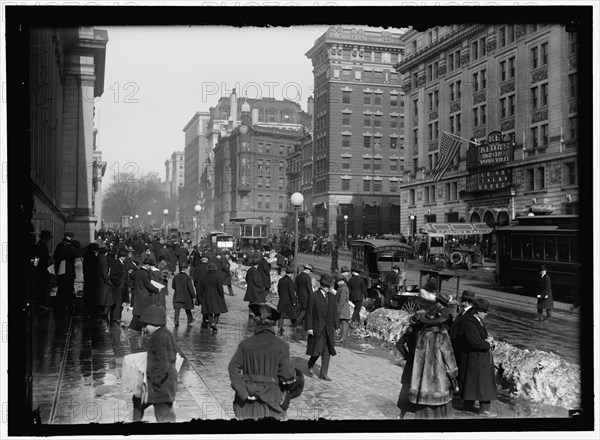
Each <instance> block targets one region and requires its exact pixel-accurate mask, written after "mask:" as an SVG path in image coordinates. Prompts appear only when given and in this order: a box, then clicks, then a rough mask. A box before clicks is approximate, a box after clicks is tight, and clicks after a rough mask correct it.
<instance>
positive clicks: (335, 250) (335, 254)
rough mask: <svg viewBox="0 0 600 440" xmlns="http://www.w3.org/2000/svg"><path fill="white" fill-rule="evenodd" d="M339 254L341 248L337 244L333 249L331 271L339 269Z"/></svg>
mask: <svg viewBox="0 0 600 440" xmlns="http://www.w3.org/2000/svg"><path fill="white" fill-rule="evenodd" d="M338 256H339V248H338V247H337V246H336V247H334V248H333V249H332V250H331V271H332V272H335V271H337V270H338Z"/></svg>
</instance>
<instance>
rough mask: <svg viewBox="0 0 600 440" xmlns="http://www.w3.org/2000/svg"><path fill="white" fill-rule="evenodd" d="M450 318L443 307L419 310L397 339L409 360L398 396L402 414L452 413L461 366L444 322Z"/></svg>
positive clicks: (425, 416) (419, 416)
mask: <svg viewBox="0 0 600 440" xmlns="http://www.w3.org/2000/svg"><path fill="white" fill-rule="evenodd" d="M447 319H448V317H447V316H444V315H443V314H442V313H441V311H438V312H433V314H424V313H422V314H419V315H418V318H417V319H416V322H415V323H414V324H413V325H411V327H409V330H408V331H407V333H406V334H405V336H403V337H402V338H400V340H399V341H398V344H397V347H398V349H399V350H400V352H401V353H402V354H403V356H404V357H405V359H406V360H407V362H406V365H405V367H404V372H403V374H402V380H401V382H402V390H401V391H400V396H399V398H398V407H399V408H400V410H401V414H400V418H404V415H405V414H406V412H407V411H414V412H415V419H445V418H449V417H450V416H451V415H452V395H453V391H454V390H457V388H458V386H457V380H456V377H457V375H458V368H457V366H456V359H455V358H454V352H453V350H452V344H451V343H450V336H449V335H448V331H447V328H446V326H445V324H444V322H445V321H447ZM407 345H408V347H407Z"/></svg>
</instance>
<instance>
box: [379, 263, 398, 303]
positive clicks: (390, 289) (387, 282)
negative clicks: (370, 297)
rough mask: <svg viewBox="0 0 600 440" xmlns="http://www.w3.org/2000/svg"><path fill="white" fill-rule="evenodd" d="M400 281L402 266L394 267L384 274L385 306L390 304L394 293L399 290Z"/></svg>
mask: <svg viewBox="0 0 600 440" xmlns="http://www.w3.org/2000/svg"><path fill="white" fill-rule="evenodd" d="M399 283H400V267H398V266H394V267H392V271H391V272H386V273H385V276H384V290H385V291H384V296H385V298H384V301H383V305H384V307H389V306H390V300H391V299H392V295H393V294H394V293H396V292H398V285H399Z"/></svg>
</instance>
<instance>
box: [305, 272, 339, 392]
mask: <svg viewBox="0 0 600 440" xmlns="http://www.w3.org/2000/svg"><path fill="white" fill-rule="evenodd" d="M319 283H320V285H321V286H320V288H319V289H318V290H315V291H314V292H313V293H312V294H311V295H310V297H309V298H308V305H307V308H306V321H305V329H306V331H307V333H308V342H307V344H306V354H307V355H309V356H310V359H309V360H308V374H310V375H311V376H313V375H314V371H313V367H314V366H315V363H316V362H317V359H319V356H322V359H321V372H320V374H319V378H320V379H322V380H326V381H331V378H330V377H329V376H328V375H327V372H328V371H329V361H330V359H331V356H335V354H336V351H335V344H334V340H335V331H336V329H337V328H339V326H340V320H339V319H338V314H337V302H336V300H335V295H334V294H333V293H331V292H330V288H331V284H332V283H333V279H332V278H331V275H329V274H323V275H321V279H320V281H319Z"/></svg>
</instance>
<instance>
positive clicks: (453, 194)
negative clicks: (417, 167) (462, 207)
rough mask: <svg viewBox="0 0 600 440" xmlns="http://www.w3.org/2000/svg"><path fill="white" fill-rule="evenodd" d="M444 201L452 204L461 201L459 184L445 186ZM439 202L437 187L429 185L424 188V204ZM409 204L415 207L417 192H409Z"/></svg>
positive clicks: (413, 190)
mask: <svg viewBox="0 0 600 440" xmlns="http://www.w3.org/2000/svg"><path fill="white" fill-rule="evenodd" d="M444 196H445V198H444V201H446V202H452V201H456V200H459V198H458V182H448V183H446V184H445V191H444ZM436 202H437V194H436V187H435V185H427V186H425V187H424V188H423V203H424V204H425V205H427V204H432V203H436ZM408 204H409V205H410V206H415V204H416V190H415V189H410V190H409V191H408Z"/></svg>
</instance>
